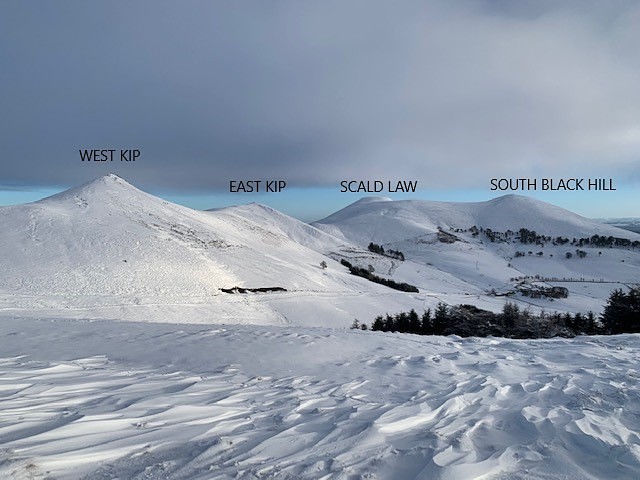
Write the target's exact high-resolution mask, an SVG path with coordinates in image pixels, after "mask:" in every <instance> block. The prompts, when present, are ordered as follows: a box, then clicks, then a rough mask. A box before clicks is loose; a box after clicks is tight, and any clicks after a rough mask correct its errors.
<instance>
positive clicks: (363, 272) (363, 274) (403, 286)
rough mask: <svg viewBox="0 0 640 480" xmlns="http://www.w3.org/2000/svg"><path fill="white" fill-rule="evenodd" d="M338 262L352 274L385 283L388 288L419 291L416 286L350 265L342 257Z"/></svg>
mask: <svg viewBox="0 0 640 480" xmlns="http://www.w3.org/2000/svg"><path fill="white" fill-rule="evenodd" d="M340 263H341V264H342V265H344V266H345V267H347V268H348V269H349V272H351V274H352V275H357V276H358V277H362V278H366V279H367V280H369V281H371V282H374V283H379V284H381V285H385V286H387V287H389V288H393V289H395V290H400V291H402V292H412V293H419V290H418V287H415V286H414V285H411V284H409V283H405V282H402V283H399V282H394V281H393V280H389V279H388V278H382V277H379V276H377V275H374V274H373V273H371V272H370V271H369V270H367V269H365V268H360V267H356V266H355V265H352V264H351V263H349V262H348V261H346V260H345V259H344V258H343V259H342V260H340Z"/></svg>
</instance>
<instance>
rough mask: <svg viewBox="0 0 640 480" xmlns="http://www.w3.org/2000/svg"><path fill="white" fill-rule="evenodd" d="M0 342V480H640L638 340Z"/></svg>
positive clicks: (156, 327)
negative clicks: (232, 479)
mask: <svg viewBox="0 0 640 480" xmlns="http://www.w3.org/2000/svg"><path fill="white" fill-rule="evenodd" d="M0 338H1V339H2V340H1V342H2V343H1V344H0V346H1V349H0V350H1V351H2V352H3V357H4V358H3V359H2V362H1V363H0V372H1V374H0V425H1V426H0V444H1V445H2V447H1V449H0V477H2V478H16V479H17V478H56V479H72V478H73V479H75V478H87V479H89V478H90V479H112V478H132V479H143V478H144V479H187V478H194V479H198V478H201V479H205V478H206V479H210V478H243V479H252V478H272V477H275V476H278V477H279V478H304V479H307V478H309V479H320V478H337V479H352V478H375V479H397V478H425V479H427V478H428V479H438V478H441V479H471V478H495V479H503V478H504V479H506V478H509V479H514V478H515V479H534V478H571V479H594V478H620V479H627V478H628V479H632V478H638V476H639V475H640V437H639V432H640V420H639V418H640V417H639V414H640V388H639V386H638V375H639V371H638V369H637V358H638V353H640V352H639V351H638V350H639V349H640V337H638V336H637V335H622V336H616V337H583V338H577V339H572V340H566V339H562V340H536V341H515V340H501V339H492V338H488V339H476V338H470V339H460V338H458V337H419V336H411V335H401V334H382V333H374V332H359V331H344V330H329V329H317V328H304V327H296V328H289V327H280V328H277V327H259V326H238V325H235V326H218V327H215V328H212V327H204V326H196V325H168V324H139V323H132V322H111V321H94V322H83V321H63V320H29V319H24V318H19V319H18V318H16V319H14V318H7V317H5V318H1V319H0ZM70 346H73V348H70Z"/></svg>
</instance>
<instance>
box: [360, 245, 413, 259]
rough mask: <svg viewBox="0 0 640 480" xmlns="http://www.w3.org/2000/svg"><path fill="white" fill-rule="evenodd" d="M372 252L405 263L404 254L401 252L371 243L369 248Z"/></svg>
mask: <svg viewBox="0 0 640 480" xmlns="http://www.w3.org/2000/svg"><path fill="white" fill-rule="evenodd" d="M367 248H368V249H369V251H370V252H373V253H377V254H378V255H384V256H385V257H391V258H395V259H396V260H401V261H403V262H404V253H402V252H401V251H399V250H391V249H389V250H386V251H385V249H384V248H383V247H382V245H378V244H377V243H373V242H371V243H370V244H369V246H368V247H367Z"/></svg>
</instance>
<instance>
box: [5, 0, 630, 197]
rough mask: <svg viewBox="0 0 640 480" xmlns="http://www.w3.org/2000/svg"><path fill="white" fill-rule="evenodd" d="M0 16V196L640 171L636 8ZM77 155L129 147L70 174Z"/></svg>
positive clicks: (229, 9) (401, 7) (249, 5)
mask: <svg viewBox="0 0 640 480" xmlns="http://www.w3.org/2000/svg"><path fill="white" fill-rule="evenodd" d="M2 13H3V14H2V15H0V44H1V45H2V47H3V48H2V49H0V71H2V82H0V100H1V102H2V105H3V115H1V116H0V155H1V158H2V169H1V173H0V185H4V186H14V187H15V186H21V185H25V186H28V185H45V186H46V185H55V184H63V185H64V184H74V183H79V182H81V181H85V180H88V179H90V178H94V177H96V176H99V175H101V174H104V173H106V172H107V171H113V172H115V173H118V174H120V175H123V176H124V177H125V178H127V179H128V180H130V181H131V182H133V183H135V184H137V185H140V186H144V187H151V186H152V187H171V188H178V189H181V190H184V191H194V190H199V191H202V190H208V189H224V188H227V186H228V181H229V179H234V178H239V179H250V178H267V177H269V178H286V179H287V180H288V182H289V183H290V185H295V186H334V185H337V183H338V182H339V181H340V180H341V179H345V178H418V179H420V180H421V183H422V185H423V186H426V187H441V188H461V187H466V186H469V187H478V186H485V185H487V183H488V179H489V178H490V177H494V176H516V177H523V176H536V175H537V176H540V175H542V176H550V175H558V176H559V175H567V176H575V175H580V176H585V175H607V176H615V177H618V178H619V179H620V181H627V182H636V183H637V182H638V181H639V180H640V173H639V172H640V169H639V168H638V165H639V153H638V152H639V151H640V95H638V85H640V53H639V52H638V48H637V45H638V44H640V29H638V28H637V26H638V24H640V3H638V2H636V1H624V0H617V1H610V2H599V1H595V0H586V1H565V2H555V1H553V2H552V1H525V2H504V1H489V0H486V1H480V2H472V1H462V2H455V4H454V3H453V2H446V1H444V0H442V1H437V0H433V1H426V2H425V1H405V2H401V3H398V2H394V3H388V2H381V1H364V0H357V1H352V2H341V1H333V0H331V1H325V2H313V3H312V2H295V1H288V0H284V1H278V2H267V3H264V2H259V1H247V2H241V3H238V2H231V3H221V2H188V3H184V2H181V3H179V4H178V3H170V2H166V3H158V2H153V3H152V2H146V1H143V2H136V3H134V4H131V3H128V2H127V3H125V2H107V3H97V4H96V3H91V4H87V3H85V2H65V3H59V2H57V3H55V4H51V3H47V4H42V5H38V8H34V6H33V5H32V4H29V3H26V2H10V3H5V4H4V5H3V6H2ZM80 148H139V149H141V150H142V157H141V158H140V160H139V161H138V162H137V163H136V164H135V168H132V167H131V166H130V165H120V162H119V161H116V162H113V163H112V164H110V165H108V166H107V167H108V170H105V168H103V166H97V165H85V164H82V163H81V161H80V158H79V155H78V149H80Z"/></svg>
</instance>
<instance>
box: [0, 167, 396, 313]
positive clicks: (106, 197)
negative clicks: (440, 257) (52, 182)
mask: <svg viewBox="0 0 640 480" xmlns="http://www.w3.org/2000/svg"><path fill="white" fill-rule="evenodd" d="M240 211H244V213H245V215H244V216H241V215H239V214H234V213H233V212H232V211H230V210H223V211H218V212H202V211H196V210H192V209H189V208H185V207H182V206H179V205H175V204H172V203H169V202H166V201H164V200H162V199H160V198H157V197H154V196H152V195H149V194H147V193H145V192H142V191H140V190H138V189H137V188H135V187H133V186H132V185H130V184H128V183H127V182H126V181H124V180H123V179H121V178H119V177H117V176H115V175H108V176H105V177H101V178H99V179H97V180H95V181H92V182H89V183H87V184H85V185H81V186H79V187H76V188H72V189H70V190H68V191H66V192H63V193H60V194H58V195H55V196H52V197H49V198H46V199H43V200H41V201H39V202H35V203H31V204H26V205H19V206H10V207H1V208H0V218H1V219H2V225H3V229H2V231H0V246H1V248H2V250H3V255H2V256H0V272H2V273H1V274H0V308H5V309H19V310H21V311H24V310H29V309H32V310H34V311H36V312H42V311H43V310H49V311H51V312H53V311H60V310H62V314H64V315H72V316H78V317H84V316H88V317H101V318H104V317H107V318H127V319H145V320H152V321H187V322H207V323H211V322H236V323H275V324H283V323H285V324H286V323H290V322H294V323H298V322H301V323H305V322H310V323H316V322H318V316H319V315H320V316H323V317H325V318H326V322H328V323H329V324H339V325H346V324H349V323H350V322H351V321H352V320H353V317H354V316H357V315H359V314H360V315H363V316H364V315H366V316H369V315H371V314H374V313H375V311H379V310H384V308H385V306H384V305H385V304H384V302H382V301H381V303H379V304H378V305H377V309H375V310H373V309H371V308H370V306H369V305H370V302H362V301H360V300H361V298H360V297H361V296H362V295H363V294H374V296H375V295H376V294H377V295H378V296H380V295H381V296H382V297H381V298H385V301H387V302H390V303H391V304H392V305H394V306H395V307H396V308H400V305H401V304H400V303H397V302H395V301H394V300H393V298H392V297H394V296H396V297H398V298H400V296H399V294H397V293H392V292H388V290H389V289H386V288H385V287H382V286H380V285H375V284H372V283H370V282H367V281H366V280H363V279H361V278H357V277H354V276H352V275H349V273H348V272H347V270H346V269H345V268H344V267H343V266H341V265H340V264H339V263H337V262H335V261H333V260H332V259H331V258H329V257H327V256H325V255H324V254H323V253H324V252H325V251H326V250H331V249H334V247H335V249H340V248H342V249H345V248H348V247H347V246H345V242H341V241H339V240H337V239H333V238H332V237H330V236H329V235H327V234H324V233H323V232H320V231H318V230H317V229H315V228H313V227H311V226H308V225H304V224H301V222H297V221H295V220H293V219H290V218H289V217H286V216H284V215H282V214H279V213H278V212H275V211H273V210H270V209H265V208H264V207H260V206H256V205H252V206H247V207H245V208H244V210H243V209H242V208H239V209H238V212H240ZM252 217H254V218H255V221H253V220H252ZM269 217H272V220H270V221H267V220H266V219H267V218H269ZM276 223H277V224H278V225H280V226H281V227H282V228H277V227H276ZM287 225H289V226H288V227H287ZM309 246H312V247H314V249H312V248H309ZM353 248H354V249H355V250H360V251H362V249H359V248H356V247H353ZM322 261H325V262H327V263H328V265H329V268H327V269H326V270H323V269H321V268H320V263H321V262H322ZM236 286H239V287H246V288H265V287H280V288H284V289H286V290H287V292H286V293H280V292H273V293H270V292H269V293H264V294H259V295H258V294H255V295H251V294H243V295H237V294H229V293H224V292H223V291H222V290H221V289H223V288H224V289H229V288H233V287H236ZM385 295H386V297H385ZM389 297H391V298H389ZM328 298H331V299H335V301H330V300H328ZM374 303H375V302H374ZM363 308H364V311H363V310H362V309H363ZM313 310H315V311H316V313H315V314H314V315H309V311H313Z"/></svg>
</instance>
